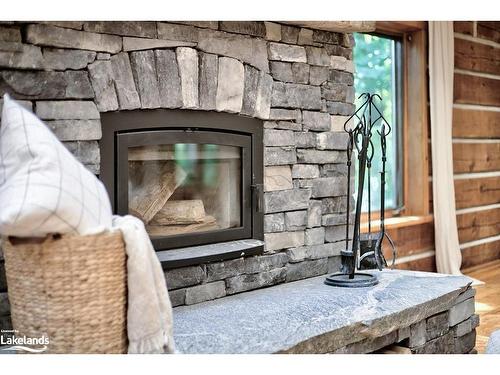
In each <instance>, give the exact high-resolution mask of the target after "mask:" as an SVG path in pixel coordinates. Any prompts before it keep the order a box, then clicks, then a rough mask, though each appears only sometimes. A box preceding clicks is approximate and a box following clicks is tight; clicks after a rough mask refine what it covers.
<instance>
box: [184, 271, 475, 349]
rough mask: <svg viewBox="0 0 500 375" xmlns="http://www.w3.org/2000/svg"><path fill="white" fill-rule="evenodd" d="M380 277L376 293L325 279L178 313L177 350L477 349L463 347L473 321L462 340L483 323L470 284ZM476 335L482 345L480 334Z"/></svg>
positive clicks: (411, 274)
mask: <svg viewBox="0 0 500 375" xmlns="http://www.w3.org/2000/svg"><path fill="white" fill-rule="evenodd" d="M376 273H377V275H378V277H379V279H380V283H379V284H378V285H376V286H374V287H370V288H352V289H349V288H336V287H331V286H327V285H325V284H323V280H324V277H323V276H321V277H316V278H311V279H307V280H302V281H297V282H292V283H287V284H283V285H279V286H275V287H273V288H267V289H260V290H256V291H251V292H247V293H242V294H237V295H234V296H230V297H227V298H224V299H221V300H215V301H210V302H205V303H200V304H197V305H193V306H182V307H178V308H175V309H174V335H175V340H176V346H177V349H178V350H179V351H180V352H182V353H191V354H193V353H280V352H281V353H284V352H285V353H333V352H341V353H350V352H371V351H374V350H377V349H380V348H381V347H384V346H387V345H390V344H393V343H396V342H400V341H402V340H404V339H406V340H407V342H409V343H410V345H408V347H410V348H411V350H412V352H417V353H418V352H432V351H434V352H440V351H441V350H443V351H444V352H466V351H467V352H468V351H470V350H471V349H472V348H473V346H474V344H473V343H472V348H470V346H471V344H467V345H468V346H469V347H467V348H465V349H464V348H463V345H464V344H462V343H461V342H459V341H457V340H458V339H457V336H461V335H462V334H464V332H465V331H464V327H463V326H465V323H466V322H467V323H468V325H467V327H469V329H468V331H469V332H465V336H462V337H466V336H467V335H468V336H467V337H468V342H470V341H471V338H470V337H469V336H472V332H473V331H472V330H473V328H475V326H476V325H477V323H478V322H477V316H476V315H472V314H473V313H474V298H473V297H474V289H471V288H470V284H471V279H469V278H468V277H465V276H447V275H440V274H433V273H426V272H415V271H400V270H384V271H383V272H376ZM471 306H472V311H471ZM426 320H427V326H425V325H424V326H423V331H422V322H423V323H424V324H425V323H426ZM440 321H441V322H442V324H441V326H438V324H437V322H440ZM461 322H463V323H461ZM458 323H461V324H458ZM459 326H462V327H459ZM460 330H461V332H458V331H460ZM434 331H437V333H436V332H434ZM457 332H458V334H457ZM426 335H427V339H425V337H426ZM422 336H423V338H422ZM473 336H474V340H473V341H475V332H474V333H473ZM459 338H460V337H459ZM437 340H441V341H439V342H438V341H437ZM445 340H447V341H446V342H445ZM454 340H455V341H454ZM457 343H458V344H457ZM438 344H439V345H438ZM426 345H427V346H426ZM450 346H453V348H451V349H450ZM443 347H444V349H442V348H443ZM419 348H420V349H419Z"/></svg>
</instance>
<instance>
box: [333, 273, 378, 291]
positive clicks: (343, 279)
mask: <svg viewBox="0 0 500 375" xmlns="http://www.w3.org/2000/svg"><path fill="white" fill-rule="evenodd" d="M325 284H326V285H331V286H339V287H343V288H364V287H368V286H374V285H377V284H378V279H377V277H376V276H375V275H372V274H369V273H355V274H354V278H352V279H350V278H349V275H348V274H345V273H334V274H332V275H330V276H327V278H326V279H325Z"/></svg>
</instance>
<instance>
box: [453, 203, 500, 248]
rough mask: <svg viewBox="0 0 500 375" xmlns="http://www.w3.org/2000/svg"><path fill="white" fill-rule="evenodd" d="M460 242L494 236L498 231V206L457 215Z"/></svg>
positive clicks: (499, 219) (499, 209)
mask: <svg viewBox="0 0 500 375" xmlns="http://www.w3.org/2000/svg"><path fill="white" fill-rule="evenodd" d="M457 227H458V239H459V241H460V243H465V242H470V241H475V240H479V239H481V238H486V237H491V236H496V235H498V234H499V233H500V208H493V209H491V210H482V211H476V212H470V213H464V214H459V215H457Z"/></svg>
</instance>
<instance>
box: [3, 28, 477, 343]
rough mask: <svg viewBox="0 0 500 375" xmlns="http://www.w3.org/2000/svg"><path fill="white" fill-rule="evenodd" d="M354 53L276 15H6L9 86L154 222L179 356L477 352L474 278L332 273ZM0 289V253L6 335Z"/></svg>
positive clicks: (119, 200) (339, 38) (128, 208)
mask: <svg viewBox="0 0 500 375" xmlns="http://www.w3.org/2000/svg"><path fill="white" fill-rule="evenodd" d="M321 24H322V23H321V22H320V23H319V24H318V23H316V25H317V26H318V25H319V26H321ZM309 25H310V26H311V27H313V26H314V25H313V24H312V23H309ZM352 47H353V37H352V34H350V33H337V32H330V31H323V30H318V29H314V28H309V27H299V26H296V25H290V24H286V23H275V22H225V21H221V22H216V21H200V22H194V21H193V22H180V21H179V22H177V21H175V22H174V21H172V22H135V21H134V22H121V21H120V22H79V21H71V22H0V94H2V95H3V94H4V93H9V94H10V95H11V96H12V97H13V98H15V99H17V100H19V101H20V103H21V104H23V105H24V106H26V107H27V108H29V109H31V110H32V111H33V112H34V113H36V115H37V116H38V117H40V118H41V119H42V120H43V121H45V122H46V123H47V125H48V126H50V127H51V128H52V130H53V131H54V133H55V134H56V136H57V137H58V138H59V139H60V140H61V141H62V142H63V143H64V144H65V145H66V147H67V148H68V149H69V150H71V151H72V152H73V153H74V155H75V156H76V157H77V158H78V159H79V160H80V161H81V162H82V163H83V164H84V165H85V166H87V167H88V168H89V169H90V170H91V171H93V172H94V173H95V174H96V175H98V176H99V178H101V179H102V180H103V182H104V184H105V185H106V187H107V189H108V193H109V195H110V198H111V202H112V205H113V209H114V211H115V213H118V214H127V213H132V214H134V215H136V216H138V217H139V218H141V219H142V221H143V222H144V223H145V226H146V228H147V230H148V232H149V234H150V236H151V238H152V241H153V244H154V246H155V249H156V250H157V255H158V258H159V259H160V261H161V263H162V266H163V269H164V271H165V277H166V281H167V285H168V288H169V293H170V298H171V301H172V304H173V306H178V307H176V308H175V309H174V316H175V318H174V325H175V326H174V332H175V335H176V337H175V340H176V344H177V346H178V348H179V349H180V350H181V351H182V352H185V353H275V352H280V353H371V352H386V353H393V352H401V351H403V352H405V353H436V352H438V353H468V352H473V351H474V349H473V348H474V344H475V328H476V326H477V325H478V324H479V320H478V316H477V315H475V314H474V295H475V291H474V290H473V289H472V288H471V286H470V283H471V281H470V280H469V279H467V278H466V277H455V276H444V275H436V274H427V273H419V272H411V271H390V270H384V271H383V272H380V273H378V271H377V273H378V277H379V278H380V280H381V281H380V283H379V284H378V285H377V286H374V287H371V288H366V289H364V288H363V289H349V290H346V289H343V288H333V287H330V286H327V285H325V284H324V283H323V281H324V277H323V275H325V274H326V273H331V272H336V271H337V270H338V269H339V266H340V252H341V250H342V249H344V248H345V245H346V244H345V233H346V203H347V199H348V197H347V184H348V181H347V167H346V153H345V151H344V150H345V145H346V141H347V139H346V134H345V133H344V132H343V125H344V122H345V121H346V120H347V118H348V116H349V115H350V114H352V112H353V109H354V105H353V102H354V88H353V81H354V79H353V62H352ZM1 104H2V103H1V100H0V108H1ZM0 113H1V111H0ZM349 183H350V184H352V183H353V180H352V181H349ZM351 191H352V190H351ZM349 199H351V198H349ZM351 207H352V205H351ZM348 229H349V230H350V231H352V228H348ZM299 280H300V281H299ZM293 281H296V282H295V283H288V282H293ZM277 284H282V285H277ZM268 286H275V287H273V288H265V287H268ZM257 289H259V290H257ZM6 291H7V284H6V280H5V270H4V264H3V256H2V253H1V248H0V328H1V329H11V328H12V325H11V322H10V307H9V301H8V298H7V292H6ZM247 291H251V292H249V293H244V294H243V293H242V292H247ZM226 296H227V298H223V299H220V298H221V297H226ZM216 299H219V300H216ZM212 300H216V301H212ZM182 305H185V306H182Z"/></svg>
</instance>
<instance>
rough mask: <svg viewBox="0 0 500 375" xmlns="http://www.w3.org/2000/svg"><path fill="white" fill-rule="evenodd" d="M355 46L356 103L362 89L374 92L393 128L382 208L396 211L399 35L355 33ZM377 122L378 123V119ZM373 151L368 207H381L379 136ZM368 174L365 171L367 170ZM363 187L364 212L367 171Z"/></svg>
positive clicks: (400, 175) (399, 201) (399, 188)
mask: <svg viewBox="0 0 500 375" xmlns="http://www.w3.org/2000/svg"><path fill="white" fill-rule="evenodd" d="M354 38H355V41H356V44H355V47H354V63H355V75H354V86H355V92H356V102H355V104H356V106H357V107H358V106H359V105H361V104H362V103H361V102H362V100H360V99H358V97H359V96H360V95H361V94H362V93H364V92H370V93H377V94H379V95H380V96H381V97H382V101H380V102H377V105H378V106H379V108H380V109H381V111H382V113H383V115H384V117H385V118H386V119H387V120H388V121H389V122H390V125H391V127H392V132H391V133H390V134H389V136H388V137H387V163H386V191H385V208H386V209H388V210H392V211H393V213H397V212H398V211H400V210H401V209H402V207H403V196H404V192H403V189H404V184H403V180H404V171H403V169H404V168H403V167H404V155H403V154H404V153H403V121H404V120H403V110H404V109H403V87H402V86H403V84H402V82H403V79H402V62H403V61H402V58H403V54H402V39H401V38H398V37H392V36H391V37H389V36H384V35H380V34H362V33H355V34H354ZM377 125H379V123H377ZM374 130H375V128H374ZM372 142H373V146H374V151H375V155H374V158H373V163H372V167H371V172H370V177H369V179H370V181H369V182H370V186H371V211H372V212H374V211H379V209H380V193H381V192H380V171H381V170H382V160H381V151H380V138H379V137H378V136H377V134H375V133H374V135H373V138H372ZM367 174H368V171H367ZM365 181H366V182H365V186H364V190H363V197H366V198H365V199H364V200H363V207H362V210H363V212H366V211H368V175H366V176H365Z"/></svg>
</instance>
